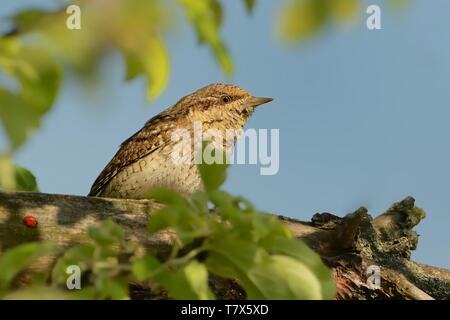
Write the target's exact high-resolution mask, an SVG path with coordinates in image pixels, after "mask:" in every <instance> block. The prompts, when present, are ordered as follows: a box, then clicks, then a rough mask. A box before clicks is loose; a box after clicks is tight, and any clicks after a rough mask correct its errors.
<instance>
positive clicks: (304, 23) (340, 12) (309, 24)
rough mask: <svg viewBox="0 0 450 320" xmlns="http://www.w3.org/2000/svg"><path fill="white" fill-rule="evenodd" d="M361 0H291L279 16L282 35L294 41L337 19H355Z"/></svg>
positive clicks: (312, 33)
mask: <svg viewBox="0 0 450 320" xmlns="http://www.w3.org/2000/svg"><path fill="white" fill-rule="evenodd" d="M358 11H360V0H289V1H288V3H287V4H285V5H284V7H282V9H281V11H280V13H279V16H278V31H279V34H280V37H281V38H282V39H284V40H286V41H289V42H294V41H301V40H305V39H307V38H309V37H311V36H313V35H314V34H316V33H318V32H320V31H322V30H323V29H324V27H326V26H327V25H328V24H330V23H333V22H334V21H335V20H336V21H339V22H347V21H354V18H356V17H357V14H358Z"/></svg>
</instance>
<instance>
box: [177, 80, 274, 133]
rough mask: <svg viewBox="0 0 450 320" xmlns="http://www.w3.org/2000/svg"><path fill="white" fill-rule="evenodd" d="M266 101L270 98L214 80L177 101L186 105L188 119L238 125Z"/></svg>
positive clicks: (228, 125) (229, 125) (237, 126)
mask: <svg viewBox="0 0 450 320" xmlns="http://www.w3.org/2000/svg"><path fill="white" fill-rule="evenodd" d="M270 101H272V99H271V98H259V97H254V96H252V95H251V94H250V93H249V92H247V91H246V90H244V89H242V88H239V87H237V86H233V85H229V84H219V83H217V84H210V85H208V86H206V87H204V88H201V89H199V90H197V91H196V92H194V93H192V94H190V95H188V96H186V97H184V98H183V99H181V100H180V101H179V102H178V103H177V105H179V106H180V107H183V109H184V108H188V110H189V118H190V120H191V121H201V122H203V123H210V124H211V125H212V124H213V123H214V122H216V124H219V125H220V126H223V127H227V128H240V127H242V126H243V125H244V124H245V123H246V122H247V120H248V118H249V117H250V116H251V114H252V113H253V111H254V110H255V108H256V107H257V106H259V105H261V104H264V103H267V102H270ZM185 110H186V109H185ZM212 126H214V125H212Z"/></svg>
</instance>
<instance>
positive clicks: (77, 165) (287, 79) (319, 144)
mask: <svg viewBox="0 0 450 320" xmlns="http://www.w3.org/2000/svg"><path fill="white" fill-rule="evenodd" d="M224 2H226V6H225V19H224V28H223V37H224V39H225V41H226V42H227V44H228V47H229V49H230V51H231V54H232V56H233V58H234V62H235V66H236V72H235V74H234V75H233V77H232V78H226V77H225V76H224V75H223V73H222V72H221V70H220V69H219V67H218V66H217V64H216V63H215V61H214V59H213V58H212V56H211V55H210V53H209V51H208V49H207V48H205V47H200V46H199V45H198V44H197V41H196V38H195V35H194V33H193V32H192V30H191V28H189V27H188V26H187V25H186V24H185V23H184V22H180V23H179V25H178V28H177V29H176V32H175V34H173V35H172V36H171V37H170V39H169V50H170V54H171V69H172V72H171V79H170V82H169V85H168V87H167V89H166V91H165V92H164V94H163V95H162V96H161V97H160V98H159V99H158V100H156V101H155V102H152V103H150V102H148V101H146V100H145V83H144V81H143V80H142V79H139V80H136V81H132V82H124V81H123V77H124V69H123V65H122V64H121V60H120V57H119V56H114V55H112V56H111V57H109V58H108V59H107V61H105V63H104V65H103V71H102V72H103V74H104V76H105V78H106V79H107V80H106V81H105V82H104V83H103V84H102V85H100V86H98V87H95V88H94V89H92V90H91V92H87V91H86V90H85V88H83V87H82V86H80V84H79V83H77V82H76V81H75V80H74V79H70V78H69V79H66V82H65V85H64V89H63V92H62V93H61V95H60V97H59V99H58V101H57V104H56V105H55V107H54V109H53V110H52V112H51V113H50V114H49V115H48V116H47V117H46V118H45V121H44V125H43V127H42V128H41V129H40V130H39V132H37V133H36V134H35V135H34V136H33V137H32V138H31V139H30V140H29V142H28V143H27V145H26V146H25V147H24V148H23V149H22V150H21V151H20V152H19V153H18V154H17V157H16V160H17V162H19V163H20V164H21V165H23V166H26V167H28V168H30V169H31V170H32V171H33V172H34V173H35V174H36V175H37V177H38V179H39V183H40V187H41V189H42V191H43V192H51V193H65V194H80V195H84V194H86V193H87V192H88V191H89V188H90V186H91V184H92V182H93V180H94V179H95V178H96V176H97V175H98V174H99V172H100V171H101V170H102V169H103V167H104V165H105V164H106V163H107V162H108V161H109V160H110V159H111V157H112V156H113V155H114V153H115V152H116V151H117V147H118V145H119V144H120V143H121V142H122V141H123V140H124V139H126V138H127V137H128V136H130V135H131V134H132V133H134V132H135V131H136V130H138V129H140V127H141V126H142V125H143V123H144V122H145V121H146V120H147V119H148V118H150V117H152V116H153V115H155V114H156V113H158V112H160V111H161V110H163V109H165V108H166V107H168V106H170V105H171V104H173V103H174V102H176V101H177V100H178V99H179V98H180V97H182V96H183V95H185V94H187V93H190V92H192V91H194V90H196V89H198V88H200V87H202V86H204V85H206V84H209V83H212V82H232V83H234V84H237V85H239V86H242V87H243V88H246V89H248V90H249V91H250V92H252V93H253V94H255V95H258V96H269V97H273V98H274V99H275V100H274V101H273V102H272V103H271V104H268V105H265V106H263V107H261V109H260V110H258V111H257V112H256V113H255V114H254V116H253V117H252V119H251V120H250V122H249V124H248V126H247V127H248V128H279V129H280V170H279V173H278V174H277V175H275V176H261V175H260V174H259V168H258V167H257V166H249V165H241V166H236V165H235V166H233V167H232V168H231V169H230V172H229V179H228V181H227V183H226V186H225V188H226V189H227V190H229V191H231V192H233V193H234V194H242V195H244V196H246V197H248V198H249V199H250V200H251V201H253V202H254V203H255V204H256V206H257V207H258V208H260V209H264V210H266V211H271V212H274V213H278V214H283V215H288V216H292V217H296V218H300V219H309V218H310V217H311V216H312V215H313V214H314V213H316V212H324V211H326V212H332V213H334V214H337V215H345V214H346V213H350V212H353V211H354V210H355V209H357V208H358V207H359V206H366V207H367V208H368V209H369V211H370V213H371V214H373V215H377V214H378V213H380V212H382V211H383V210H385V209H386V208H387V207H388V206H389V205H390V204H392V203H393V202H395V201H398V200H401V199H403V198H404V197H406V196H407V195H412V196H414V197H415V198H416V200H417V202H416V203H417V205H418V206H420V207H423V208H424V209H425V210H426V212H427V214H428V217H427V218H426V219H425V220H424V221H423V222H422V223H421V224H420V225H419V227H418V228H417V230H418V232H419V233H420V234H421V238H420V241H419V247H418V249H417V251H416V252H415V253H414V256H413V257H414V258H415V259H416V260H418V261H421V262H425V263H428V264H434V265H439V266H443V267H447V268H448V267H450V250H449V248H450V233H449V232H448V229H449V227H450V169H449V164H450V143H449V142H450V129H449V127H448V122H449V118H450V107H449V106H450V104H449V101H450V39H449V37H448V30H450V20H449V19H448V12H450V2H448V1H445V0H435V1H433V2H432V4H431V3H430V1H425V0H420V1H419V0H418V1H414V2H413V3H412V4H411V5H410V6H409V7H407V8H406V9H404V10H403V11H401V12H393V11H391V10H389V9H388V8H384V7H383V5H382V4H383V3H382V2H381V3H380V4H381V7H382V27H383V29H382V30H379V31H369V30H367V29H366V27H365V22H364V21H361V22H360V23H357V24H356V25H355V26H354V27H353V28H351V29H349V30H341V28H334V29H331V28H330V29H329V30H327V31H326V32H325V33H323V34H321V35H319V36H318V37H316V38H315V39H313V40H312V41H308V42H305V43H302V44H301V45H298V46H293V47H287V46H286V45H285V44H283V43H281V42H280V41H279V40H278V39H277V37H276V35H275V33H274V30H273V29H274V28H273V27H274V18H275V12H276V10H277V9H278V8H279V5H280V3H281V1H258V3H257V6H256V10H255V12H254V14H253V15H251V16H248V15H247V14H246V12H245V10H244V8H243V6H242V3H241V2H240V1H224ZM30 3H38V4H47V5H48V4H52V3H53V4H54V3H55V2H53V1H23V2H21V3H20V4H19V3H15V2H9V3H2V4H0V17H3V16H6V15H8V14H10V13H12V12H13V11H14V10H16V9H17V8H19V7H21V6H26V5H27V4H30ZM371 3H379V2H378V1H371ZM180 16H181V15H180ZM0 143H1V140H0Z"/></svg>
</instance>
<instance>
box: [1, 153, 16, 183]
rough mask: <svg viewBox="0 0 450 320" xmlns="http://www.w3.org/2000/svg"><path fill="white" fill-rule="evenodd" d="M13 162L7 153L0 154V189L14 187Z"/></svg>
mask: <svg viewBox="0 0 450 320" xmlns="http://www.w3.org/2000/svg"><path fill="white" fill-rule="evenodd" d="M14 174H15V171H14V164H13V163H12V161H11V158H10V156H9V155H7V154H0V189H3V190H6V191H14V190H15V189H16V179H15V175H14Z"/></svg>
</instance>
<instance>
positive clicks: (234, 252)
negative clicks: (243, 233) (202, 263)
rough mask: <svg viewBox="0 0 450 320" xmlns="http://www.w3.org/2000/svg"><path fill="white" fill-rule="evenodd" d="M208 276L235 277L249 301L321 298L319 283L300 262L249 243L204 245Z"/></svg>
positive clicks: (226, 241)
mask: <svg viewBox="0 0 450 320" xmlns="http://www.w3.org/2000/svg"><path fill="white" fill-rule="evenodd" d="M207 248H208V250H209V254H208V258H207V260H206V265H207V267H208V270H210V271H211V272H212V273H215V274H218V275H220V276H223V277H227V278H236V279H238V281H239V282H240V284H241V285H242V287H243V288H244V289H245V291H246V293H247V297H248V298H249V299H321V298H322V291H321V283H320V281H319V279H318V278H317V277H316V276H315V274H314V273H313V272H312V271H311V270H310V269H309V268H308V267H307V266H306V265H305V264H304V263H302V262H301V261H298V260H296V259H294V258H292V257H288V256H283V255H269V254H268V253H267V252H266V251H265V250H263V249H262V248H260V247H258V246H257V245H255V244H254V243H252V242H251V241H242V240H240V239H238V238H232V237H231V236H229V237H226V236H224V237H221V238H220V239H217V240H215V241H209V242H208V243H207Z"/></svg>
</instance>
